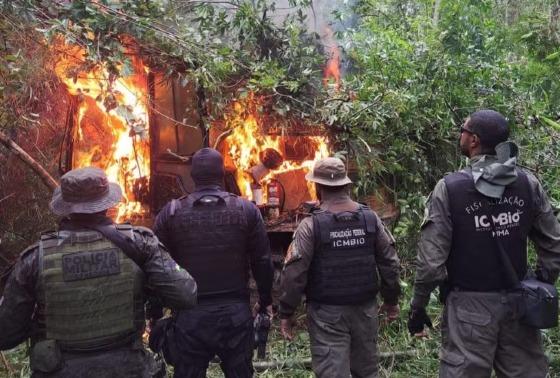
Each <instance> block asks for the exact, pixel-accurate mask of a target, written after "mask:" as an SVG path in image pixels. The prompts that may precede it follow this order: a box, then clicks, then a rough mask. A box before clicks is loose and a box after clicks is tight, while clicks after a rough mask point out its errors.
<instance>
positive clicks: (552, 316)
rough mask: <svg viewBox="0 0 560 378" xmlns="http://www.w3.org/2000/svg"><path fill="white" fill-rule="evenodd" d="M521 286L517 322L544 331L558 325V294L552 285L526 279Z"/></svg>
mask: <svg viewBox="0 0 560 378" xmlns="http://www.w3.org/2000/svg"><path fill="white" fill-rule="evenodd" d="M520 286H521V299H520V301H521V303H520V307H521V317H520V319H519V321H520V322H521V323H522V324H525V325H526V326H529V327H532V328H539V329H546V328H553V327H556V326H557V325H558V292H557V291H556V288H555V287H554V285H551V284H549V283H546V282H541V281H539V280H536V279H533V278H531V279H526V280H523V281H521V282H520Z"/></svg>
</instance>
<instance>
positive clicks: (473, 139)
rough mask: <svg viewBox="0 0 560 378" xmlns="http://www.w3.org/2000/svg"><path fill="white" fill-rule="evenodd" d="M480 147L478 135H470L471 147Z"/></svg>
mask: <svg viewBox="0 0 560 378" xmlns="http://www.w3.org/2000/svg"><path fill="white" fill-rule="evenodd" d="M478 147H480V137H479V136H478V135H476V134H472V135H471V149H475V148H478Z"/></svg>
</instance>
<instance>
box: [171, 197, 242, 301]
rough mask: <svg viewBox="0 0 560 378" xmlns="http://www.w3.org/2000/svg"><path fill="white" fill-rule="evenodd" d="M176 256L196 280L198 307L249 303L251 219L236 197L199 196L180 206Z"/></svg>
mask: <svg viewBox="0 0 560 378" xmlns="http://www.w3.org/2000/svg"><path fill="white" fill-rule="evenodd" d="M178 201H179V203H178V205H177V206H176V209H175V212H174V215H173V216H172V218H171V222H170V223H171V230H172V232H171V241H170V243H169V244H170V245H169V248H170V249H171V251H170V252H171V256H172V257H173V259H174V260H175V261H176V262H177V263H178V264H179V265H180V266H181V267H183V268H184V269H186V270H188V272H189V273H190V274H191V275H192V276H193V278H194V279H195V280H196V283H197V287H198V298H199V301H203V300H211V299H217V300H228V299H235V298H242V299H246V298H248V290H247V284H248V279H249V259H248V256H247V253H246V244H247V233H248V230H247V218H246V215H245V210H244V208H243V203H242V200H241V199H240V198H238V197H237V196H235V195H233V194H230V193H227V192H222V191H200V192H195V193H193V194H190V195H189V196H188V197H186V198H183V199H180V200H178Z"/></svg>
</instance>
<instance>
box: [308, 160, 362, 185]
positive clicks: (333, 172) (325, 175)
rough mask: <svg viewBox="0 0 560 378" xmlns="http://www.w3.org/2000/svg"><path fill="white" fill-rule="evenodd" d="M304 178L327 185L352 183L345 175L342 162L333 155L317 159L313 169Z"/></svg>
mask: <svg viewBox="0 0 560 378" xmlns="http://www.w3.org/2000/svg"><path fill="white" fill-rule="evenodd" d="M305 179H306V180H307V181H312V182H316V183H318V184H322V185H327V186H342V185H347V184H351V183H352V180H350V178H348V176H347V175H346V167H345V166H344V163H343V162H342V160H340V159H339V158H335V157H328V158H325V159H321V160H319V161H317V162H316V163H315V165H314V166H313V170H312V171H311V172H309V173H308V174H307V175H305Z"/></svg>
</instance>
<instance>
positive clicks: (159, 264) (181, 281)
mask: <svg viewBox="0 0 560 378" xmlns="http://www.w3.org/2000/svg"><path fill="white" fill-rule="evenodd" d="M134 238H135V242H136V244H137V245H138V246H139V248H141V250H142V252H143V253H144V254H146V262H145V263H144V264H143V266H142V270H143V271H144V274H145V275H146V277H147V287H148V289H149V291H150V293H152V294H153V295H155V296H156V297H157V298H159V299H160V300H161V301H162V303H163V305H165V306H166V307H170V308H173V309H178V310H180V309H186V308H190V307H193V306H194V305H196V294H197V290H196V282H195V281H194V279H193V278H192V277H191V275H190V274H189V273H188V272H187V271H186V270H184V269H181V268H180V267H179V265H177V263H175V261H173V259H172V258H171V256H169V253H168V252H167V250H166V249H165V247H164V246H163V244H161V243H160V242H159V240H158V238H157V237H156V236H155V235H154V234H153V233H152V231H150V230H149V229H147V228H143V227H135V230H134Z"/></svg>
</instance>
